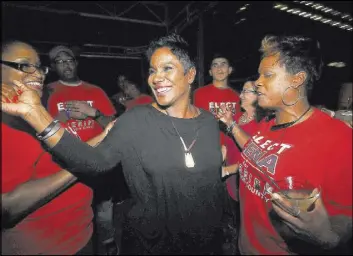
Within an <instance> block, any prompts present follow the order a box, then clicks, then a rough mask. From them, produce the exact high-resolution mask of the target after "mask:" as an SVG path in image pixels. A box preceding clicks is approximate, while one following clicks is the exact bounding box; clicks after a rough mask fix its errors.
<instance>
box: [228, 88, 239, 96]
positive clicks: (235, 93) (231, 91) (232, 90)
mask: <svg viewBox="0 0 353 256" xmlns="http://www.w3.org/2000/svg"><path fill="white" fill-rule="evenodd" d="M228 91H229V92H230V93H232V94H233V95H235V96H236V97H238V98H239V93H238V92H237V91H236V90H234V89H233V88H231V87H229V88H228Z"/></svg>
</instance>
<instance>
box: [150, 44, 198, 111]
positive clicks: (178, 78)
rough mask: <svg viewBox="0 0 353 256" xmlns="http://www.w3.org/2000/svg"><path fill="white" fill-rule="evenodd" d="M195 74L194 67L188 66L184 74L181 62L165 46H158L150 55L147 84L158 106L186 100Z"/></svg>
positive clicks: (166, 105)
mask: <svg viewBox="0 0 353 256" xmlns="http://www.w3.org/2000/svg"><path fill="white" fill-rule="evenodd" d="M195 75H196V70H195V68H190V69H189V70H188V71H186V74H185V72H184V67H183V65H182V64H181V62H180V61H179V59H178V58H177V57H176V56H175V55H174V54H173V53H172V51H171V50H170V49H169V48H167V47H162V48H158V49H157V50H155V51H154V53H153V54H152V56H151V60H150V69H149V77H148V84H149V86H150V87H151V89H152V92H153V94H154V96H155V98H156V101H157V103H158V104H159V105H160V106H164V107H168V106H172V105H174V104H175V103H176V102H178V101H184V100H185V101H188V100H189V96H190V95H189V94H190V84H191V83H192V82H193V81H194V79H195Z"/></svg>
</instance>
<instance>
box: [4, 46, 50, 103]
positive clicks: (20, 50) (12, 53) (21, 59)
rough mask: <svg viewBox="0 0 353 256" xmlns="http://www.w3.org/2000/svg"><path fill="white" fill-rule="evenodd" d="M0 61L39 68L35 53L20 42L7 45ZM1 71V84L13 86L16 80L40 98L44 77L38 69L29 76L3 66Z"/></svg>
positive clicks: (37, 57)
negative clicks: (32, 90)
mask: <svg viewBox="0 0 353 256" xmlns="http://www.w3.org/2000/svg"><path fill="white" fill-rule="evenodd" d="M2 60H5V61H11V62H17V63H25V64H32V65H36V66H40V60H39V56H38V54H37V52H36V51H35V50H34V49H33V48H32V47H31V46H30V45H28V44H25V43H20V42H15V43H13V44H11V45H9V46H8V47H7V48H6V49H5V51H4V52H3V53H2ZM1 71H2V72H1V79H2V83H4V84H7V85H13V81H14V80H17V81H19V82H21V83H23V84H25V85H26V86H28V87H30V88H32V89H34V90H35V91H36V92H37V93H38V94H39V96H40V97H41V96H42V94H43V82H44V78H45V75H44V74H43V73H42V72H41V71H39V70H38V69H37V70H36V71H35V72H34V73H32V74H29V73H25V72H23V71H21V70H18V69H15V68H12V67H9V66H6V65H4V64H3V65H2V69H1Z"/></svg>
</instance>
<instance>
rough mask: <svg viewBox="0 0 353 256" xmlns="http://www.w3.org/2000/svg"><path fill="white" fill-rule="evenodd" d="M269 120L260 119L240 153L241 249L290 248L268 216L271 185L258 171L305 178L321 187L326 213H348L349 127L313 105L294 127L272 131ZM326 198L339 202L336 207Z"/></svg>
mask: <svg viewBox="0 0 353 256" xmlns="http://www.w3.org/2000/svg"><path fill="white" fill-rule="evenodd" d="M272 125H274V120H271V121H270V122H268V123H266V122H262V123H261V125H260V126H259V131H258V132H257V133H256V134H255V135H254V136H253V137H252V138H251V139H250V140H249V141H248V142H247V144H246V145H245V147H244V149H243V152H242V154H241V156H242V160H241V162H240V165H239V174H240V182H239V183H240V185H239V197H240V210H241V216H240V219H241V225H240V234H239V249H240V252H241V253H242V254H260V255H261V254H272V255H276V254H277V255H278V254H288V253H289V251H288V248H287V245H286V243H285V242H284V240H283V239H282V238H281V237H280V235H279V234H278V233H277V232H276V230H275V229H274V227H273V226H272V224H271V220H270V218H269V216H268V210H269V209H270V207H271V203H270V201H269V199H270V196H269V194H268V193H267V192H266V191H268V190H267V189H265V188H266V187H273V185H272V186H271V182H270V181H269V180H268V179H267V177H266V176H265V175H264V174H263V172H266V173H267V174H268V175H269V176H270V177H272V178H273V179H274V180H283V179H284V178H285V177H287V176H294V177H298V178H299V179H301V180H302V179H305V180H308V181H309V182H310V183H311V184H313V185H314V186H316V187H317V186H320V187H321V196H322V199H323V202H324V205H325V207H326V209H327V212H328V214H329V215H330V216H333V215H338V214H343V215H347V216H352V207H351V205H352V129H351V128H349V127H348V126H346V125H345V124H344V123H343V122H341V121H338V120H335V119H332V118H331V117H329V116H328V115H326V114H325V113H322V112H321V111H320V110H318V109H314V113H313V114H312V116H310V117H309V118H308V119H307V120H305V121H304V122H302V123H299V124H297V125H295V126H292V127H288V128H286V129H280V130H277V131H271V130H270V127H271V126H272ZM266 201H267V203H266ZM331 201H334V202H335V203H336V204H339V205H341V206H343V207H335V206H334V204H332V203H329V202H331ZM347 206H350V207H347Z"/></svg>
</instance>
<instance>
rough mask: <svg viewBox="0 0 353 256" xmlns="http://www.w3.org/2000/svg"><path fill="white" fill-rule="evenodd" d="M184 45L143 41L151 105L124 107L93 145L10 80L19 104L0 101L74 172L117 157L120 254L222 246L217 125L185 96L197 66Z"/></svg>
mask: <svg viewBox="0 0 353 256" xmlns="http://www.w3.org/2000/svg"><path fill="white" fill-rule="evenodd" d="M187 47H188V45H187V43H186V42H185V41H184V40H183V39H182V38H181V37H179V36H178V35H170V36H166V37H162V38H160V39H158V40H156V41H154V42H152V43H151V44H150V46H149V49H148V50H147V57H148V60H149V63H150V69H149V78H148V83H149V86H150V87H151V89H152V91H153V93H154V96H155V98H156V103H153V104H152V105H145V106H138V107H135V108H133V109H131V110H129V111H127V112H126V113H125V114H123V115H122V116H121V117H120V118H119V119H118V120H117V122H116V123H115V124H114V126H113V128H112V129H111V130H110V132H109V134H108V135H107V137H106V138H105V139H104V140H103V141H102V142H101V144H100V145H98V146H97V147H96V148H93V147H90V146H88V145H87V144H85V143H84V142H81V141H80V140H78V139H76V138H74V137H72V136H71V135H70V134H69V133H67V132H65V130H64V129H62V128H60V129H58V127H57V126H56V125H55V123H54V121H53V118H52V117H51V116H50V115H49V114H48V113H47V111H46V110H45V109H44V107H42V105H41V104H40V99H39V97H38V96H37V94H36V93H35V92H34V91H32V90H31V89H30V88H27V87H26V86H25V85H23V84H19V83H17V82H16V84H17V85H18V89H20V90H21V91H22V94H21V95H20V96H19V102H18V103H12V104H3V105H2V110H3V111H6V112H8V113H10V114H13V115H19V116H21V117H23V118H24V119H25V120H26V121H27V122H28V123H29V124H31V125H32V126H33V127H34V128H35V129H36V131H37V132H38V133H39V136H38V138H39V139H41V140H43V141H44V142H45V143H46V144H47V146H48V147H49V151H50V152H51V153H52V154H53V156H54V158H55V159H56V161H58V162H59V163H60V164H61V165H62V166H63V167H65V168H66V169H67V170H68V171H70V172H72V173H73V174H75V175H77V176H79V177H84V176H93V175H99V174H102V173H105V172H108V171H109V170H112V169H113V168H114V167H115V166H116V165H117V164H118V163H119V162H121V164H122V166H123V171H124V176H125V179H126V183H127V184H128V186H129V189H130V192H131V196H132V198H133V200H134V204H133V206H132V208H131V209H130V211H129V212H128V214H127V218H126V221H125V224H124V231H123V235H122V236H123V242H122V253H123V254H215V253H220V252H221V240H222V239H221V235H222V231H221V224H220V223H221V222H220V220H221V215H222V206H223V205H222V196H223V191H224V190H223V189H222V182H221V166H222V155H221V150H220V141H219V128H218V123H217V121H216V120H215V119H214V117H213V116H212V114H210V113H208V112H206V111H203V110H201V109H198V108H196V107H195V106H193V105H192V104H191V102H190V92H191V84H192V83H193V81H194V79H195V75H196V69H195V64H194V62H193V61H192V60H191V58H190V56H189V53H188V50H187ZM56 130H57V131H56ZM55 131H56V132H55ZM43 137H44V139H43Z"/></svg>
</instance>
